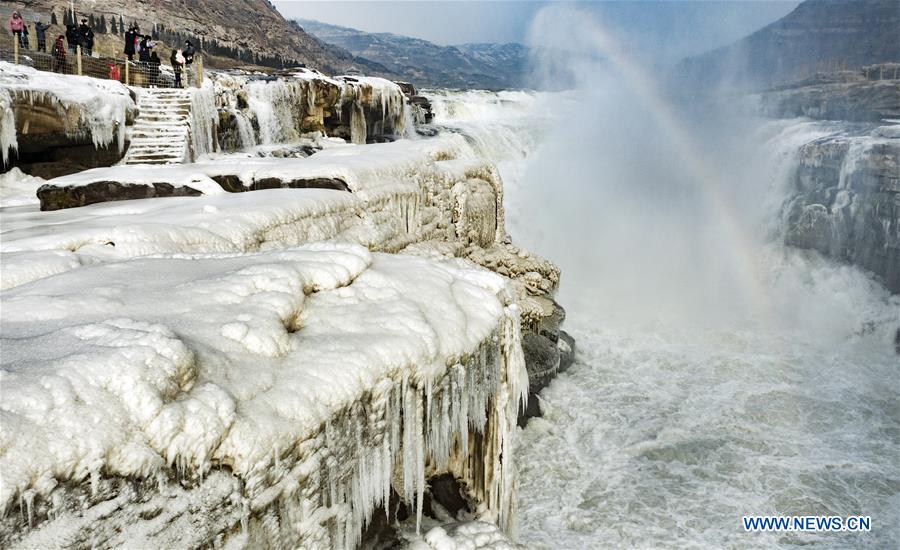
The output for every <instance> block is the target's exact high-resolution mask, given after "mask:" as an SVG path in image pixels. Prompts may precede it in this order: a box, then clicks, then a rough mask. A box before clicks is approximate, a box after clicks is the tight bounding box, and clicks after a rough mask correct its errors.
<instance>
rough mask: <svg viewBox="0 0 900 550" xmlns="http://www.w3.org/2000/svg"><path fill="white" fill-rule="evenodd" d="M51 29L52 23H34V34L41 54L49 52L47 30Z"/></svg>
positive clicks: (38, 21)
mask: <svg viewBox="0 0 900 550" xmlns="http://www.w3.org/2000/svg"><path fill="white" fill-rule="evenodd" d="M49 28H50V23H47V24H44V23H41V22H40V20H37V21H35V22H34V34H35V35H36V38H37V51H39V52H46V51H47V29H49Z"/></svg>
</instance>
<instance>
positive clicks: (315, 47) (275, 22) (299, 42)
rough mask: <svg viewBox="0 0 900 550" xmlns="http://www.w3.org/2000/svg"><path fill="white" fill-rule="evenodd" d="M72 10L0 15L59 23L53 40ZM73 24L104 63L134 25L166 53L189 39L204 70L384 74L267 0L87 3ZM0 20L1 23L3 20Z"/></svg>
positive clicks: (47, 5)
mask: <svg viewBox="0 0 900 550" xmlns="http://www.w3.org/2000/svg"><path fill="white" fill-rule="evenodd" d="M72 5H73V3H72V2H70V1H69V0H16V1H8V0H4V1H3V2H2V8H0V16H2V17H4V18H7V17H9V13H10V11H11V10H14V9H15V10H19V11H21V12H22V13H23V15H24V16H25V20H26V21H29V22H31V21H33V20H35V19H41V20H42V21H44V22H47V21H50V15H51V13H52V14H53V16H54V17H55V18H56V21H57V22H58V24H57V25H56V26H55V27H54V28H53V29H52V30H51V31H49V32H48V35H50V36H55V35H57V34H59V33H61V32H64V31H65V29H64V28H63V27H62V24H63V23H64V22H66V21H67V19H68V18H69V17H70V15H67V14H66V12H67V11H68V10H70V9H71V6H72ZM74 6H75V10H76V17H77V19H81V18H82V17H84V18H87V19H89V20H90V21H91V23H92V24H93V26H94V30H95V33H96V40H97V43H96V45H95V50H97V51H99V52H100V53H101V54H103V55H107V56H118V57H121V56H122V40H123V37H122V35H123V34H124V32H125V29H124V28H122V27H123V25H122V24H123V23H124V26H128V25H131V23H132V22H136V23H138V24H139V25H140V27H141V29H143V31H144V32H146V33H152V34H153V36H154V38H158V39H159V40H161V41H162V42H163V44H164V45H165V46H166V47H164V48H163V51H164V52H165V53H167V51H168V50H167V47H172V46H178V45H180V44H181V43H182V41H183V40H185V39H191V40H193V41H194V43H195V44H199V45H201V47H202V51H203V53H204V60H205V61H206V62H207V64H208V65H212V66H218V67H228V66H236V65H256V66H264V67H270V68H283V67H286V66H288V67H289V66H296V65H298V64H304V65H307V66H309V67H313V68H316V69H320V70H322V71H324V72H326V73H342V72H345V71H346V70H347V69H348V68H349V67H351V66H356V67H358V68H359V69H360V70H362V71H363V72H366V73H368V74H381V73H384V72H385V71H386V69H385V68H384V67H382V66H380V65H378V64H376V63H372V62H370V61H367V60H361V59H356V58H355V57H354V56H353V55H352V54H351V53H350V52H348V51H346V50H344V49H342V48H339V47H336V46H333V45H331V44H327V43H325V42H323V41H322V40H319V39H318V38H316V37H314V36H312V35H309V34H307V33H305V32H304V31H303V30H302V29H301V28H300V27H299V26H297V25H296V24H295V23H292V22H289V21H287V20H285V19H284V17H282V16H281V14H280V13H278V10H276V9H275V7H274V6H273V5H272V4H271V3H270V2H269V1H267V0H152V1H148V0H143V1H129V2H122V1H121V0H89V1H80V2H75V3H74ZM4 21H5V19H4Z"/></svg>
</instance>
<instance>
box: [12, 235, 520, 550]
mask: <svg viewBox="0 0 900 550" xmlns="http://www.w3.org/2000/svg"><path fill="white" fill-rule="evenodd" d="M512 301H513V296H512V294H511V292H510V291H509V288H508V286H507V284H506V283H505V282H504V279H503V278H501V277H499V276H497V275H495V274H492V273H489V272H487V271H484V270H481V269H478V268H475V267H472V266H471V264H467V263H464V262H462V261H458V260H457V261H433V260H426V259H422V258H413V257H399V256H390V255H383V254H372V253H370V252H369V251H367V250H366V249H364V248H363V247H360V246H354V245H338V244H325V243H318V244H310V245H306V246H303V247H300V248H295V249H289V250H284V251H279V252H267V253H260V254H252V255H243V256H238V257H229V256H221V255H219V256H216V255H203V256H200V257H193V258H184V259H173V258H167V259H136V260H132V261H129V262H122V263H115V264H106V265H100V266H96V267H90V268H84V269H79V270H74V271H70V272H67V273H64V274H61V275H59V276H56V277H50V278H45V279H42V280H39V281H35V282H34V283H32V284H30V285H27V286H23V287H19V288H16V289H13V290H9V291H6V292H4V294H3V298H2V307H3V311H4V317H5V320H4V323H3V326H2V338H3V349H4V353H3V357H2V371H0V376H2V384H3V388H4V391H3V393H2V396H0V398H2V399H0V413H2V418H3V427H4V429H3V433H2V443H0V468H2V471H3V479H2V486H0V499H2V503H3V506H4V510H5V512H6V514H5V517H4V518H3V520H2V526H3V529H2V533H3V540H2V542H3V545H4V546H10V545H13V544H16V545H21V546H26V547H28V546H35V545H38V546H41V545H51V546H56V545H67V544H73V543H77V542H78V541H79V540H80V541H83V542H85V543H86V541H87V540H91V543H92V544H95V543H97V542H98V541H97V540H96V536H101V537H107V538H106V540H105V541H100V543H101V544H107V543H108V544H111V545H115V544H116V543H119V544H122V543H130V542H133V541H134V540H147V541H148V542H151V543H154V544H155V543H162V542H163V541H166V540H177V535H178V531H179V530H181V529H190V524H188V525H185V523H184V522H180V521H179V520H178V519H177V517H170V518H169V520H167V521H166V522H163V523H162V524H160V522H161V521H162V520H160V519H155V518H158V517H159V516H160V512H158V511H157V512H156V513H150V512H152V510H149V508H148V510H149V511H147V513H146V514H143V515H142V514H141V513H140V506H146V505H148V504H147V503H148V502H151V501H152V500H153V499H154V498H157V497H154V496H152V494H154V493H153V491H151V492H150V493H146V487H148V486H152V485H154V484H157V485H158V487H159V488H158V489H157V490H155V491H156V494H158V495H167V496H166V498H167V499H170V500H169V501H168V504H166V506H165V507H166V508H169V509H171V507H173V506H174V507H176V508H177V507H182V508H184V509H185V510H188V509H190V508H191V506H194V507H196V506H197V505H198V504H197V502H198V500H197V499H200V500H201V501H202V500H203V499H202V498H201V496H202V494H203V492H204V491H205V492H208V493H210V494H212V493H215V494H217V495H218V496H210V497H209V499H208V500H209V502H207V505H209V506H211V507H213V508H216V507H221V508H222V509H223V510H222V514H221V516H220V519H221V521H219V522H218V523H216V525H217V527H215V528H212V527H209V526H207V527H208V528H209V529H211V531H209V532H207V533H206V534H205V535H203V534H202V533H196V532H195V533H183V534H184V535H185V536H188V537H189V538H191V539H192V540H193V539H194V538H196V537H198V536H201V535H202V537H201V538H203V540H202V541H198V542H200V543H203V544H211V543H213V542H215V541H219V542H221V541H222V540H224V539H227V538H229V537H234V536H245V537H256V538H255V539H254V540H264V539H265V537H267V536H274V535H272V533H271V532H269V531H267V527H266V525H267V524H266V522H267V521H279V522H282V523H281V528H280V529H279V530H278V531H279V533H280V534H278V537H279V539H278V544H290V545H292V546H306V547H352V546H354V545H355V544H356V543H357V541H358V540H359V536H360V534H361V531H362V529H363V527H364V526H365V525H366V524H367V523H368V521H369V520H370V519H371V514H372V512H373V510H374V509H375V507H376V506H378V505H379V504H381V503H383V502H384V501H385V499H386V498H389V496H390V495H391V494H392V492H394V493H396V494H398V495H401V497H402V498H403V499H404V500H405V501H407V502H408V503H410V504H411V505H412V503H415V505H414V506H415V507H416V508H417V509H418V513H419V514H421V503H422V494H423V491H424V488H425V478H426V474H430V473H435V472H438V473H439V472H442V471H447V472H452V473H453V474H454V475H456V476H457V477H458V478H459V479H462V480H463V481H464V483H465V484H466V486H467V489H468V491H469V492H470V493H471V496H472V497H473V498H474V499H475V500H477V501H478V502H481V503H483V504H484V505H485V508H486V510H487V511H488V513H489V515H488V517H491V518H493V519H495V520H496V521H498V522H499V524H500V525H502V526H504V528H507V529H508V528H510V527H511V523H512V514H513V501H514V485H513V483H514V470H513V468H512V465H511V460H512V452H511V451H510V442H509V438H510V437H511V434H512V433H513V426H514V423H515V419H516V413H517V409H518V405H519V402H520V399H521V397H522V396H523V395H525V394H526V393H527V375H526V373H525V366H524V359H523V357H522V348H521V343H520V329H519V313H518V310H517V308H516V306H515V305H513V304H512ZM7 319H8V320H10V321H8V322H7ZM504 449H506V451H505V452H504ZM228 472H230V473H232V474H233V478H231V479H234V480H235V483H234V484H233V486H232V487H228V486H227V484H226V485H222V484H223V483H224V482H223V479H226V478H223V477H222V474H223V473H228ZM205 477H209V478H210V481H206V482H204V478H205ZM116 480H119V481H116ZM124 480H129V481H128V482H126V483H121V482H122V481H124ZM117 483H120V484H118V485H117ZM135 483H137V484H138V485H140V484H143V486H144V488H145V494H144V495H143V496H138V492H133V488H130V487H132V485H134V484H135ZM148 484H149V485H148ZM78 487H82V488H83V489H81V490H80V492H79V489H78ZM88 487H89V489H88ZM129 491H132V492H131V493H129ZM198 491H199V493H198ZM148 494H149V495H150V496H147V495H148ZM179 495H181V496H179ZM148 498H149V499H150V500H147V499H148ZM142 503H143V504H142ZM192 503H193V504H192ZM104 507H105V508H108V510H107V511H106V512H104V511H103V509H102V508H104ZM135 507H138V508H135ZM157 507H158V506H157ZM151 508H152V506H151ZM117 510H118V511H117ZM10 512H14V513H10ZM92 514H93V515H97V516H98V517H107V516H109V517H118V518H119V520H121V521H122V523H121V524H119V523H117V521H116V520H104V522H103V526H102V527H96V526H94V525H93V524H92V522H90V521H85V520H86V519H89V517H92ZM104 514H105V515H104ZM272 514H274V516H272ZM162 515H163V517H166V515H165V514H162ZM145 516H146V517H145ZM229 517H231V518H232V520H227V519H226V518H229ZM271 517H275V518H276V519H275V520H271V519H268V520H267V519H266V518H271ZM234 518H237V519H236V520H235V519H234ZM138 520H140V521H138ZM79 522H80V523H79ZM79 525H80V527H79ZM151 525H152V528H151ZM92 530H96V532H94V533H93V534H92V535H91V538H84V537H85V536H86V534H87V533H89V532H92ZM173 530H174V531H173ZM149 532H152V533H155V534H154V535H152V536H150V535H148V533H149ZM266 533H269V535H267V534H266ZM131 537H136V538H131ZM147 537H150V538H147ZM260 537H263V538H262V539H260ZM285 537H286V538H285ZM51 542H52V544H51ZM269 542H272V543H274V542H275V541H274V540H270V541H269Z"/></svg>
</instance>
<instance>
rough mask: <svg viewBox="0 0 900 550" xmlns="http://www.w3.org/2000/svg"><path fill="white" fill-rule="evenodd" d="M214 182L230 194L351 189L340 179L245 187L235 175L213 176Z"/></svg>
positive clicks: (268, 180)
mask: <svg viewBox="0 0 900 550" xmlns="http://www.w3.org/2000/svg"><path fill="white" fill-rule="evenodd" d="M212 180H213V181H215V182H216V183H218V184H219V185H220V186H221V187H222V189H224V190H225V191H228V192H229V193H243V192H245V191H258V190H260V189H334V190H336V191H347V192H350V188H349V187H347V184H346V183H345V182H344V180H341V179H338V178H298V179H293V180H281V179H278V178H260V179H255V180H253V181H252V182H251V183H250V185H244V182H243V181H242V180H241V178H240V177H238V176H235V175H222V176H213V177H212Z"/></svg>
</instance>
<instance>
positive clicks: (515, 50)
mask: <svg viewBox="0 0 900 550" xmlns="http://www.w3.org/2000/svg"><path fill="white" fill-rule="evenodd" d="M297 23H299V24H300V26H301V27H302V28H303V30H304V31H306V32H308V33H310V34H313V35H314V36H316V37H317V38H319V39H321V40H323V41H325V42H328V43H330V44H334V45H336V46H338V47H340V48H343V49H345V50H347V51H349V52H350V53H351V54H352V55H354V56H356V57H357V58H360V59H366V60H369V61H372V62H375V63H378V64H379V65H382V66H384V67H385V68H386V69H387V70H388V71H391V72H392V73H396V74H397V75H399V77H400V78H402V79H404V80H408V81H409V82H412V83H413V84H416V85H417V86H436V87H447V88H485V89H491V90H497V89H504V88H516V87H520V86H522V81H523V78H522V75H523V73H524V68H525V62H526V60H527V57H528V54H527V50H526V49H525V47H524V46H522V45H521V44H463V45H460V46H439V45H437V44H434V43H432V42H429V41H427V40H422V39H419V38H411V37H408V36H400V35H397V34H391V33H368V32H363V31H360V30H357V29H351V28H347V27H339V26H337V25H329V24H327V23H322V22H319V21H312V20H299V21H297Z"/></svg>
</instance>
